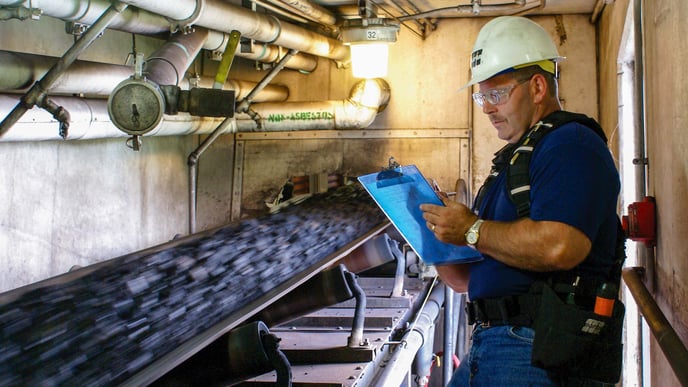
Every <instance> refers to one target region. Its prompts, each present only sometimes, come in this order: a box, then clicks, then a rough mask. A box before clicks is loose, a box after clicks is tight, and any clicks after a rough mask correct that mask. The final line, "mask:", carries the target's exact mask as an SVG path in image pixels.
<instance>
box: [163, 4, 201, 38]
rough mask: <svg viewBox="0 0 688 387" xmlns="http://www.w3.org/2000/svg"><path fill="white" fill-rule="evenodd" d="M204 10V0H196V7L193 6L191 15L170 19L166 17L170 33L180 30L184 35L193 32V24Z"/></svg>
mask: <svg viewBox="0 0 688 387" xmlns="http://www.w3.org/2000/svg"><path fill="white" fill-rule="evenodd" d="M204 11H205V0H196V8H194V11H193V13H192V14H191V16H189V17H187V18H186V19H181V20H176V19H171V18H169V17H168V18H167V20H168V21H169V22H170V33H173V34H174V33H177V32H181V33H183V34H185V35H186V34H190V33H192V32H194V28H193V26H194V25H195V24H196V23H197V22H198V20H199V19H200V18H201V14H203V12H204Z"/></svg>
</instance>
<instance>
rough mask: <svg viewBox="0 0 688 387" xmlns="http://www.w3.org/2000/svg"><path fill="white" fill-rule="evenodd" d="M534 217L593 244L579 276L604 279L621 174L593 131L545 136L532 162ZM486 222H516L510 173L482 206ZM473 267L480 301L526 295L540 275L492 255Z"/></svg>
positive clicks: (567, 128) (562, 130)
mask: <svg viewBox="0 0 688 387" xmlns="http://www.w3.org/2000/svg"><path fill="white" fill-rule="evenodd" d="M530 182H531V188H530V200H531V207H530V217H531V218H532V219H533V220H536V221H539V220H548V221H557V222H562V223H566V224H568V225H571V226H573V227H576V228H577V229H579V230H581V231H582V232H583V233H584V234H585V235H587V236H588V238H590V240H591V241H592V250H591V253H590V254H589V256H588V257H587V258H586V260H585V261H584V262H583V263H582V264H581V265H580V274H582V275H586V276H592V277H595V278H598V277H599V278H604V276H605V275H606V274H607V273H608V272H609V268H610V267H611V265H612V264H613V262H614V256H615V244H616V232H617V215H616V206H617V197H618V194H619V189H620V183H619V174H618V171H617V169H616V165H615V163H614V160H613V158H612V155H611V153H610V152H609V149H608V148H607V145H606V144H605V143H604V141H603V140H602V139H601V138H600V137H599V136H598V135H597V134H596V133H595V132H594V131H593V130H591V129H590V128H587V127H585V126H583V125H581V124H578V123H574V122H571V123H567V124H564V125H562V126H560V127H558V128H556V129H554V130H553V131H552V132H550V133H549V134H547V135H546V136H544V137H543V138H542V139H541V140H540V142H539V143H538V144H536V146H535V150H534V151H533V154H532V157H531V161H530ZM479 213H480V217H481V218H483V219H487V220H498V221H506V222H508V221H514V220H516V219H517V218H518V217H517V215H516V207H515V206H514V204H513V203H512V202H511V200H510V199H509V197H508V195H507V191H506V170H503V171H502V172H501V173H500V174H499V176H497V177H496V178H495V182H494V183H493V184H491V186H490V187H489V191H487V192H486V193H485V198H484V200H483V202H482V203H481V208H479ZM483 256H484V258H485V259H484V260H483V261H480V262H476V263H474V264H471V266H470V282H469V286H468V296H469V298H470V299H471V300H476V299H480V298H492V297H502V296H508V295H518V294H524V293H527V292H528V289H529V288H530V285H531V284H532V282H533V281H535V280H536V279H538V278H540V277H542V273H535V272H529V271H527V270H523V269H518V268H515V267H511V266H507V265H505V264H503V263H501V262H499V261H497V260H495V259H493V258H492V257H490V256H489V255H486V254H483Z"/></svg>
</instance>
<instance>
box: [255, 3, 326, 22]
mask: <svg viewBox="0 0 688 387" xmlns="http://www.w3.org/2000/svg"><path fill="white" fill-rule="evenodd" d="M269 1H270V2H271V3H273V4H282V6H286V7H288V9H292V10H295V12H296V13H298V14H300V15H304V16H305V17H307V18H308V19H311V20H313V21H315V22H318V23H320V24H324V25H326V26H332V25H334V24H336V23H337V18H336V16H335V15H334V14H333V13H332V12H330V11H329V10H327V9H325V8H323V7H321V6H320V5H318V4H314V3H312V2H310V1H308V0H269Z"/></svg>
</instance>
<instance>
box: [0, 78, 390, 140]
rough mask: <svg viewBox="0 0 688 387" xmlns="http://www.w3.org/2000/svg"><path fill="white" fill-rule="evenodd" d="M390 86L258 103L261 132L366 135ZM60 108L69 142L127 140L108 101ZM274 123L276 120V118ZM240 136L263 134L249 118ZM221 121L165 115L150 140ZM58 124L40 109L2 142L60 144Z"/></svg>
mask: <svg viewBox="0 0 688 387" xmlns="http://www.w3.org/2000/svg"><path fill="white" fill-rule="evenodd" d="M389 95H390V91H389V85H388V84H387V83H386V82H385V81H384V80H383V79H372V80H363V81H360V82H359V83H357V84H356V85H354V87H353V88H352V90H351V93H350V96H349V98H347V99H345V100H335V101H323V102H282V103H273V102H266V103H256V104H252V105H251V109H252V110H253V111H254V112H256V113H257V114H258V115H259V116H260V117H262V126H261V128H262V130H265V131H287V130H335V129H337V130H340V129H341V130H344V129H364V128H366V127H368V126H369V125H370V124H371V123H372V122H373V120H374V119H375V115H376V114H377V113H378V112H379V111H381V110H383V109H384V108H385V107H386V105H387V103H388V101H389ZM53 99H54V100H55V102H56V103H58V104H60V105H61V106H64V107H65V109H67V110H69V111H70V113H71V116H72V118H71V124H70V133H69V137H68V138H67V139H69V140H88V139H97V138H116V137H124V136H127V134H126V133H124V132H122V131H120V130H118V129H117V128H116V127H115V126H114V124H113V123H112V122H111V121H110V116H109V115H108V111H107V101H105V100H97V99H86V98H75V97H53ZM17 101H18V97H17V96H14V95H2V94H0V116H3V115H5V114H7V112H8V111H9V109H11V108H12V106H13V105H15V104H16V103H17ZM271 117H272V118H271ZM235 119H236V125H237V129H236V130H237V131H239V132H250V131H255V130H256V129H257V128H258V125H257V123H256V121H254V120H253V119H252V118H251V117H250V116H249V115H247V114H237V115H236V116H235ZM220 122H221V119H218V118H208V117H193V116H190V115H189V114H186V113H179V114H177V115H165V116H164V118H163V121H162V124H161V125H159V126H158V127H157V128H155V129H153V130H152V131H150V132H148V133H147V134H146V135H145V136H144V137H148V136H182V135H189V134H208V133H211V132H212V131H213V130H215V129H216V128H217V126H218V124H219V123H220ZM55 128H56V121H55V120H54V119H53V118H52V117H51V116H50V114H47V113H46V112H45V111H42V110H41V109H37V108H34V109H30V110H28V111H27V113H26V114H25V115H24V116H23V117H22V119H21V120H19V121H18V122H17V123H16V124H15V125H14V126H13V127H12V128H11V130H9V131H8V132H6V133H5V134H4V135H3V136H2V137H0V142H5V141H42V140H59V139H61V138H60V137H59V136H57V135H56V131H55Z"/></svg>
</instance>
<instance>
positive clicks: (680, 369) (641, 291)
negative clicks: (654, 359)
mask: <svg viewBox="0 0 688 387" xmlns="http://www.w3.org/2000/svg"><path fill="white" fill-rule="evenodd" d="M644 272H645V270H644V268H642V267H628V268H625V269H623V273H622V275H623V279H624V282H625V283H626V286H627V287H628V290H630V292H631V295H633V298H634V299H635V302H636V304H637V305H638V309H639V310H640V313H641V314H642V315H643V317H645V320H647V324H648V325H649V327H650V330H651V331H652V334H653V335H654V337H655V339H656V340H657V343H658V344H659V346H660V347H661V348H662V352H663V353H664V356H666V358H667V360H668V361H669V364H670V365H671V368H672V369H673V370H674V374H675V375H676V377H677V378H678V380H679V382H680V383H681V385H682V386H688V350H686V347H685V345H684V344H683V342H682V341H681V339H680V338H679V337H678V335H677V334H676V331H674V329H673V328H672V327H671V324H669V321H668V320H667V319H666V317H664V313H662V311H661V310H660V309H659V307H658V306H657V303H656V302H655V300H654V299H653V298H652V295H651V294H650V292H649V291H648V290H647V287H645V284H644V283H643V281H642V280H641V275H642V274H643V273H644Z"/></svg>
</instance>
